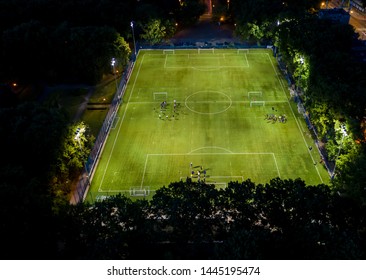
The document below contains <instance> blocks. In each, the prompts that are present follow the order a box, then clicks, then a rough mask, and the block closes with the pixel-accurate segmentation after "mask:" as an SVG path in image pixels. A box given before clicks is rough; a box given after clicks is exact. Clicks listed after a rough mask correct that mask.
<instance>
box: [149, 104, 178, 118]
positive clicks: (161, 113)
mask: <svg viewBox="0 0 366 280" xmlns="http://www.w3.org/2000/svg"><path fill="white" fill-rule="evenodd" d="M167 107H168V102H167V101H166V100H164V101H163V102H161V103H160V110H159V111H158V113H159V119H160V120H171V119H174V120H176V117H177V116H178V115H179V112H178V111H179V107H180V103H177V101H176V100H174V101H173V111H170V115H169V113H168V110H167ZM154 111H155V112H156V108H155V107H154Z"/></svg>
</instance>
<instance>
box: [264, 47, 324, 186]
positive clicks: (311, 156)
mask: <svg viewBox="0 0 366 280" xmlns="http://www.w3.org/2000/svg"><path fill="white" fill-rule="evenodd" d="M267 55H268V59H269V61H270V62H271V64H272V68H273V71H274V72H275V74H276V76H277V79H278V82H279V83H280V85H281V88H282V91H283V93H284V95H285V96H286V91H285V88H284V86H283V84H282V82H281V80H280V77H279V74H278V73H277V71H276V68H275V67H274V65H273V62H272V60H271V58H270V57H269V54H267ZM287 103H288V106H289V107H290V109H291V112H292V115H293V117H294V119H295V122H296V124H297V128H298V129H299V132H300V134H301V136H302V139H303V140H304V144H305V146H306V150H307V151H308V153H309V155H310V158H311V160H312V162H313V163H314V162H316V161H315V160H314V157H313V155H312V154H311V152H310V150H309V149H308V144H307V142H306V140H305V137H304V134H303V133H302V130H301V127H300V124H299V121H298V120H297V118H296V115H295V113H294V110H293V109H292V107H291V104H290V101H289V100H288V99H287ZM314 168H315V169H316V172H317V173H318V176H319V178H320V181H321V182H322V183H324V181H323V178H322V176H321V175H320V172H319V169H318V167H317V165H314Z"/></svg>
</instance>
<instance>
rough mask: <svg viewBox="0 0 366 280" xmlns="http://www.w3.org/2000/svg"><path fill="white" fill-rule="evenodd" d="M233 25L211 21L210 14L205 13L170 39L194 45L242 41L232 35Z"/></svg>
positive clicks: (177, 42) (173, 41)
mask: <svg viewBox="0 0 366 280" xmlns="http://www.w3.org/2000/svg"><path fill="white" fill-rule="evenodd" d="M233 31H234V26H233V25H232V24H228V23H224V24H221V23H218V22H213V21H212V15H211V14H209V13H207V14H204V15H202V16H201V17H200V19H199V22H198V23H197V24H196V25H195V26H193V27H191V28H187V29H184V30H181V31H179V32H178V33H177V34H176V35H175V36H174V37H173V38H172V39H171V42H172V43H174V44H180V43H181V44H184V43H188V44H189V43H192V44H195V45H204V44H211V45H215V44H224V43H242V41H241V40H240V39H239V38H237V37H235V36H234V32H233Z"/></svg>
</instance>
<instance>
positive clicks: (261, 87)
mask: <svg viewBox="0 0 366 280" xmlns="http://www.w3.org/2000/svg"><path fill="white" fill-rule="evenodd" d="M174 100H175V103H174ZM164 101H166V105H165V106H163V109H161V106H162V103H163V102H164ZM293 108H296V105H294V104H292V102H291V101H289V93H288V88H287V83H286V81H285V80H284V79H283V78H282V76H281V74H280V72H279V71H278V67H277V64H276V60H275V59H274V57H273V55H272V52H270V51H268V50H263V49H262V50H250V51H248V50H242V51H238V50H236V49H235V50H230V49H225V50H216V49H215V50H207V51H200V53H199V52H198V51H197V50H175V51H174V52H168V51H167V52H165V51H163V50H149V51H144V50H142V51H140V52H139V55H138V58H137V61H136V64H135V66H134V70H133V73H132V75H131V77H130V80H129V83H128V85H127V89H126V92H125V95H124V102H123V104H122V105H121V106H120V108H119V112H118V114H117V117H116V120H115V124H114V129H112V130H111V132H110V135H109V137H108V139H107V142H106V144H105V147H104V149H103V152H102V154H101V157H100V159H99V162H98V165H97V167H96V170H95V173H94V175H93V178H92V183H91V188H90V191H89V194H88V198H89V199H90V198H92V199H93V200H96V199H100V198H103V197H104V196H107V195H114V194H116V193H119V192H122V193H126V194H128V195H134V196H137V197H138V196H143V195H148V197H151V196H152V195H153V194H154V190H156V189H158V188H160V187H162V186H164V185H168V184H169V183H170V182H172V181H179V180H186V178H192V180H196V181H197V180H202V181H203V180H205V182H206V183H212V184H215V185H216V186H217V187H225V186H226V185H227V183H228V182H229V181H243V180H246V179H247V178H250V179H251V180H252V181H254V182H257V183H265V182H268V181H269V180H270V179H271V178H274V177H280V178H282V179H286V178H293V179H295V178H298V177H300V178H302V179H303V180H305V181H306V183H308V184H319V183H322V182H328V180H329V176H328V174H327V172H326V170H325V168H324V167H323V166H322V165H321V164H319V154H318V153H317V151H316V149H312V150H310V149H309V148H308V147H309V146H310V145H312V140H311V138H310V135H309V133H308V131H307V128H306V124H305V122H304V119H303V118H302V116H301V115H300V114H298V112H297V111H296V110H294V109H293ZM267 114H268V115H275V116H276V117H277V121H273V120H267V119H266V115H267ZM279 116H286V122H280V121H279ZM191 163H192V167H191V165H190V164H191ZM315 163H316V164H315ZM192 171H193V174H192ZM198 172H200V175H198Z"/></svg>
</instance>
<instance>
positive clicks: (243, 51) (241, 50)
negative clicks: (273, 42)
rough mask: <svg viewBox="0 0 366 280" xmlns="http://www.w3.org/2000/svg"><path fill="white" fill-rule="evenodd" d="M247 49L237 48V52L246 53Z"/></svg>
mask: <svg viewBox="0 0 366 280" xmlns="http://www.w3.org/2000/svg"><path fill="white" fill-rule="evenodd" d="M248 53H249V49H238V54H248Z"/></svg>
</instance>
